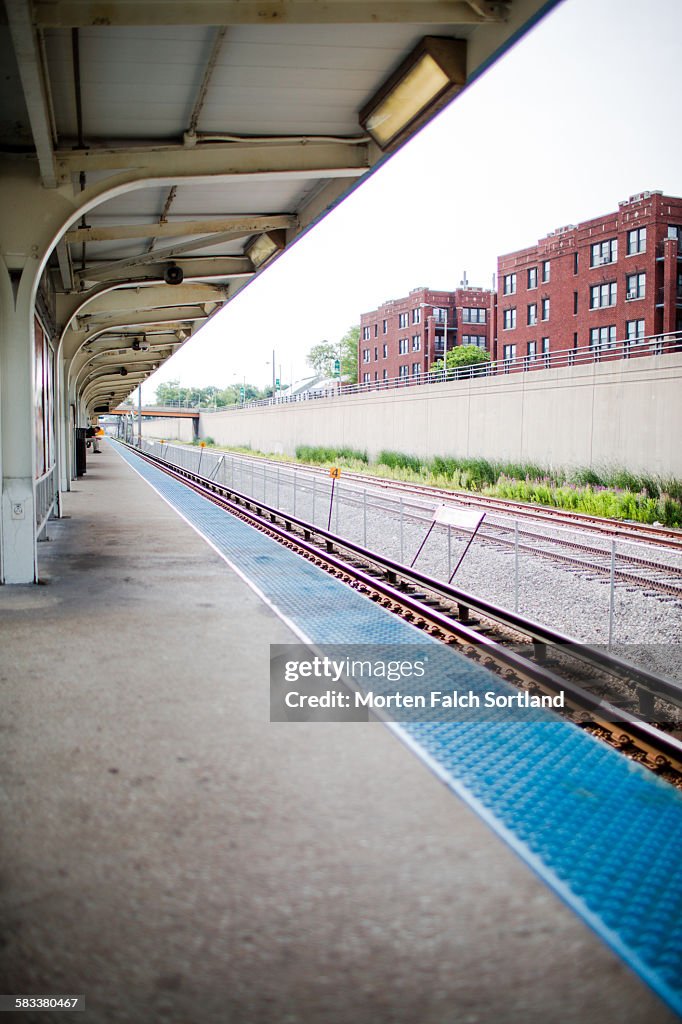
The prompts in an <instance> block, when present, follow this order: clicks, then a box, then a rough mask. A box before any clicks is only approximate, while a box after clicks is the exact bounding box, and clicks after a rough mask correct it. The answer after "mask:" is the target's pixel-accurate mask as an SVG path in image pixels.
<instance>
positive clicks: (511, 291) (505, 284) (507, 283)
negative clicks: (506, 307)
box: [502, 274, 516, 295]
mask: <svg viewBox="0 0 682 1024" xmlns="http://www.w3.org/2000/svg"><path fill="white" fill-rule="evenodd" d="M502 292H503V294H504V295H516V274H505V275H504V277H503V278H502Z"/></svg>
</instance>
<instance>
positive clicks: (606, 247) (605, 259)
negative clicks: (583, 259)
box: [590, 238, 618, 267]
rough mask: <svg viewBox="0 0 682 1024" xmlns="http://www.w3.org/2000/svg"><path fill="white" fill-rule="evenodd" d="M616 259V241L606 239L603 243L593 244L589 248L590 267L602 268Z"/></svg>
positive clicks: (615, 239)
mask: <svg viewBox="0 0 682 1024" xmlns="http://www.w3.org/2000/svg"><path fill="white" fill-rule="evenodd" d="M617 259H618V239H617V238H608V239H607V240H606V241H605V242H594V244H593V245H591V246H590V266H591V267H602V266H604V264H605V263H615V262H616V260H617Z"/></svg>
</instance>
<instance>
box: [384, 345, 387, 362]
mask: <svg viewBox="0 0 682 1024" xmlns="http://www.w3.org/2000/svg"><path fill="white" fill-rule="evenodd" d="M384 359H388V345H387V344H386V342H384Z"/></svg>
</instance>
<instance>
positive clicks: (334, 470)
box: [327, 466, 341, 530]
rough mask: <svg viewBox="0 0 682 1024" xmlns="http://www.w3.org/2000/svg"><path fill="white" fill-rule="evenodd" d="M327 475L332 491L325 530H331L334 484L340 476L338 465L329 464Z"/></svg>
mask: <svg viewBox="0 0 682 1024" xmlns="http://www.w3.org/2000/svg"><path fill="white" fill-rule="evenodd" d="M329 475H330V477H331V478H332V493H331V496H330V498H329V519H328V520H327V530H331V526H332V508H333V507H334V484H335V483H336V481H337V480H338V479H339V477H340V476H341V469H340V467H339V466H331V468H330V470H329Z"/></svg>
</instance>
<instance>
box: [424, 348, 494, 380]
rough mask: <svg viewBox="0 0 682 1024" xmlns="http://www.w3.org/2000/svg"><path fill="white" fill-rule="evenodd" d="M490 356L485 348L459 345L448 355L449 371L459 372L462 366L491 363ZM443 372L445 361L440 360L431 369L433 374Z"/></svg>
mask: <svg viewBox="0 0 682 1024" xmlns="http://www.w3.org/2000/svg"><path fill="white" fill-rule="evenodd" d="M489 362H490V356H489V355H488V353H487V352H486V351H485V349H483V348H478V347H477V346H476V345H457V346H456V347H455V348H451V349H450V351H449V352H448V354H447V368H448V370H457V369H459V368H460V367H462V366H475V365H476V364H477V363H489ZM442 370H443V360H442V359H439V360H438V362H437V363H434V364H433V366H432V367H431V373H439V372H442Z"/></svg>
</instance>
